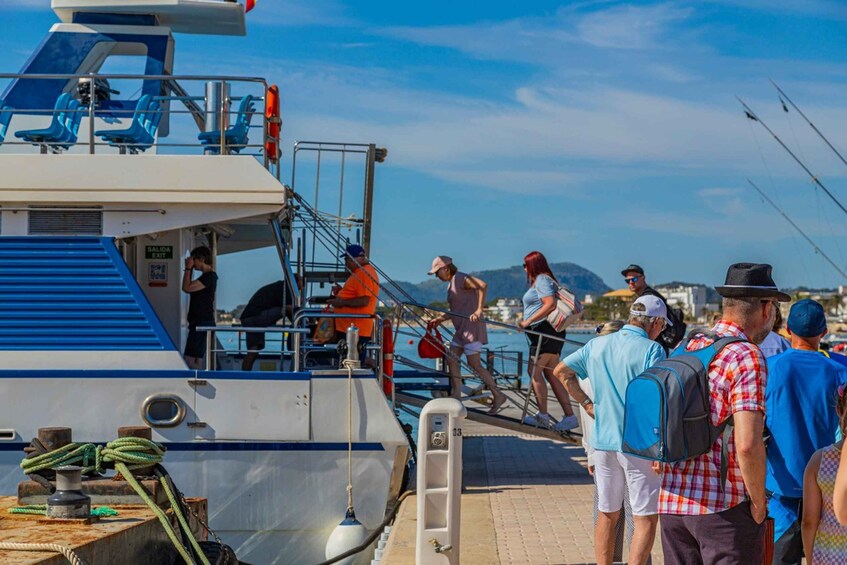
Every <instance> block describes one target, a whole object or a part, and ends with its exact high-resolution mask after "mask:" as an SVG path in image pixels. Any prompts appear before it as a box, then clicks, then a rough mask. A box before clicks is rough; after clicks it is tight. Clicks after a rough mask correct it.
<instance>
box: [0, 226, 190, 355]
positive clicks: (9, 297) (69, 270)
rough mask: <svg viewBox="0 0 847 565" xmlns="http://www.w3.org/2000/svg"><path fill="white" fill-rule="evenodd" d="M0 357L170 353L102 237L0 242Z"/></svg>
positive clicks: (123, 267) (121, 264) (147, 308)
mask: <svg viewBox="0 0 847 565" xmlns="http://www.w3.org/2000/svg"><path fill="white" fill-rule="evenodd" d="M0 350H3V351H16V350H17V351H20V350H42V351H44V350H54V351H86V350H89V351H95V350H97V351H106V350H109V351H174V350H176V348H175V346H174V344H173V343H172V342H171V339H170V337H169V336H168V334H167V332H166V331H165V328H164V327H163V326H162V324H161V322H160V321H159V319H158V317H157V316H156V314H155V312H154V311H153V308H152V307H151V306H150V303H149V302H148V301H147V298H146V296H145V295H144V293H143V292H142V290H141V287H139V286H138V283H137V282H136V281H135V278H134V277H133V276H132V273H130V271H129V269H128V268H127V266H126V263H124V261H123V258H122V257H121V256H120V253H118V250H117V248H116V247H115V244H114V242H113V240H112V239H110V238H102V237H36V236H33V237H0Z"/></svg>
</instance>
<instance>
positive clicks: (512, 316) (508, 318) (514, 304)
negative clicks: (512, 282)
mask: <svg viewBox="0 0 847 565" xmlns="http://www.w3.org/2000/svg"><path fill="white" fill-rule="evenodd" d="M485 310H486V316H487V317H488V318H491V319H493V320H500V321H501V322H504V323H513V322H514V321H515V320H516V319H517V318H518V317H519V316H520V315H521V312H523V302H521V301H520V300H519V299H517V298H499V299H497V302H496V303H495V305H494V306H490V307H488V308H486V309H485Z"/></svg>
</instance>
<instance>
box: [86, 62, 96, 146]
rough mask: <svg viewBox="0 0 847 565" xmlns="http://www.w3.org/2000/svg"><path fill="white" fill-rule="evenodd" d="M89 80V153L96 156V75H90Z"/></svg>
mask: <svg viewBox="0 0 847 565" xmlns="http://www.w3.org/2000/svg"><path fill="white" fill-rule="evenodd" d="M88 76H89V79H88V92H89V98H90V100H89V101H88V153H89V154H91V155H94V105H95V103H96V100H97V99H96V98H95V92H96V91H95V89H94V80H95V79H94V77H95V76H96V75H95V73H90V74H89V75H88Z"/></svg>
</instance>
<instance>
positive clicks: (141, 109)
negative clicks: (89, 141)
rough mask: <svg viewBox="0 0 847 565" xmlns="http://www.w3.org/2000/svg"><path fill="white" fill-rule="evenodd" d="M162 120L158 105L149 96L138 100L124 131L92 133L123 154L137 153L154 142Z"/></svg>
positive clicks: (111, 130) (113, 130) (110, 130)
mask: <svg viewBox="0 0 847 565" xmlns="http://www.w3.org/2000/svg"><path fill="white" fill-rule="evenodd" d="M161 119H162V112H161V111H160V106H159V103H158V102H157V101H155V100H153V97H152V96H150V95H149V94H145V95H144V96H142V97H141V98H139V99H138V102H137V103H136V105H135V112H134V113H133V115H132V123H131V124H130V126H129V127H128V128H126V129H108V130H100V131H96V132H94V135H97V136H99V137H100V138H102V139H103V141H106V142H108V144H109V145H111V146H112V147H119V148H120V149H121V152H123V153H125V152H126V150H127V149H129V151H130V152H131V153H137V152H138V151H139V150H140V151H145V150H147V149H149V148H150V147H151V146H152V145H153V143H154V142H155V141H156V130H157V129H158V127H159V121H160V120H161Z"/></svg>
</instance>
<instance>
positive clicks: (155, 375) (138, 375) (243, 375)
mask: <svg viewBox="0 0 847 565" xmlns="http://www.w3.org/2000/svg"><path fill="white" fill-rule="evenodd" d="M353 378H354V379H373V378H375V376H374V375H373V374H372V373H370V374H365V375H353ZM2 379H73V380H75V381H79V380H82V379H189V380H191V379H205V380H209V381H220V380H233V381H308V380H310V379H347V373H340V374H338V375H312V374H310V373H308V372H299V373H293V372H275V371H250V372H244V371H192V370H187V369H161V370H150V369H137V370H136V369H130V370H126V369H98V370H85V369H73V370H48V369H0V380H2Z"/></svg>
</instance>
